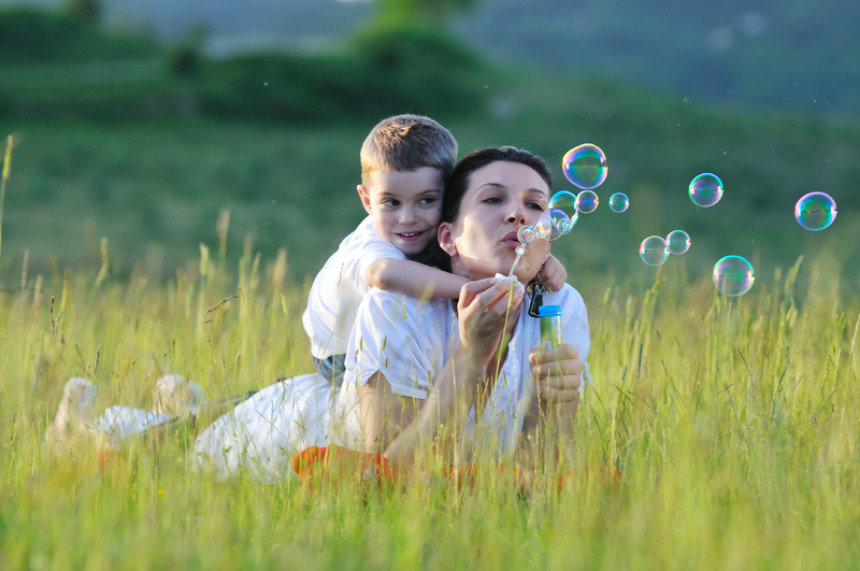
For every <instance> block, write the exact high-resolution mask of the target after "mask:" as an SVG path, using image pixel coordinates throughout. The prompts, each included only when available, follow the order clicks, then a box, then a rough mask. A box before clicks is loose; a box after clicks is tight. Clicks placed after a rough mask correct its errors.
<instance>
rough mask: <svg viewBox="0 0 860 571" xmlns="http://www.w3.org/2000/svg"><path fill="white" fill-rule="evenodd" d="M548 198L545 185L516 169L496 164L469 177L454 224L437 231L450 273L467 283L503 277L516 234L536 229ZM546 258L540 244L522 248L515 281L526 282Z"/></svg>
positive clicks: (528, 172)
mask: <svg viewBox="0 0 860 571" xmlns="http://www.w3.org/2000/svg"><path fill="white" fill-rule="evenodd" d="M549 197H550V190H549V187H548V186H547V183H546V181H545V180H544V179H543V178H541V176H540V175H539V174H538V173H537V171H535V170H533V169H532V168H531V167H529V166H526V165H524V164H522V163H518V162H508V161H496V162H492V163H490V164H488V165H485V166H483V167H481V168H479V169H477V170H476V171H474V172H473V173H472V174H471V175H470V176H469V184H468V187H467V188H466V193H465V194H464V195H463V200H462V203H461V205H460V213H459V215H458V216H457V219H456V220H455V221H454V222H443V223H442V224H440V226H439V244H440V245H441V246H442V249H443V250H445V252H447V253H448V255H450V256H451V265H452V271H453V272H454V273H456V274H458V275H461V276H465V277H467V278H469V279H472V280H478V279H483V278H487V277H492V276H494V275H495V274H497V273H500V274H504V275H507V274H509V273H510V271H511V266H512V265H513V263H514V258H516V248H517V246H519V245H520V242H519V240H518V239H517V231H518V230H519V229H520V228H521V227H522V226H525V225H532V226H534V225H535V224H537V222H538V219H539V218H540V216H541V214H542V213H543V212H544V210H546V209H547V204H548V202H549ZM548 255H549V242H547V241H546V240H535V241H534V242H532V243H531V244H529V245H527V246H526V248H525V253H524V254H523V256H522V258H520V261H519V262H518V263H517V267H516V270H515V273H516V276H517V278H519V280H520V281H521V282H523V283H527V282H529V281H530V280H531V279H532V278H534V277H535V276H536V275H537V272H538V270H540V268H541V266H542V265H543V263H544V261H546V258H547V256H548Z"/></svg>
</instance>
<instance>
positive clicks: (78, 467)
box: [0, 256, 860, 569]
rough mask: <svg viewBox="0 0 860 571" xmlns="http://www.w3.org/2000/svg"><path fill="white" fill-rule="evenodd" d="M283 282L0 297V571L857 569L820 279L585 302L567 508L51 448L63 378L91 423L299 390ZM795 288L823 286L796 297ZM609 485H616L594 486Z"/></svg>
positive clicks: (84, 279)
mask: <svg viewBox="0 0 860 571" xmlns="http://www.w3.org/2000/svg"><path fill="white" fill-rule="evenodd" d="M285 270H286V268H285V265H284V259H283V258H282V259H280V260H277V259H260V258H256V259H255V257H254V256H245V257H243V258H242V259H241V261H240V262H239V264H238V265H237V266H236V267H235V268H230V267H224V266H222V265H220V264H219V263H218V262H217V260H211V259H210V260H205V261H204V260H202V259H201V260H198V261H196V262H194V263H192V264H189V266H188V268H187V269H186V270H183V271H181V272H179V273H177V275H176V276H175V277H174V278H171V279H169V280H167V283H162V282H161V280H158V279H151V278H150V277H148V276H147V275H146V274H145V273H143V272H142V271H141V272H138V273H135V274H134V275H133V276H131V277H130V278H129V279H128V280H126V281H124V282H122V283H119V282H111V281H103V282H101V283H100V284H99V285H96V283H97V282H98V281H99V280H98V276H97V273H96V272H95V271H92V272H88V271H78V272H72V271H69V272H66V273H64V274H63V275H61V276H57V277H56V278H54V279H52V278H46V279H43V280H40V279H35V278H33V277H26V278H24V277H23V276H22V280H23V281H26V286H27V287H25V288H23V289H20V290H17V291H8V290H7V291H4V292H2V293H0V379H2V383H0V418H2V419H3V421H2V422H0V443H2V444H0V446H2V459H3V461H2V464H0V490H2V492H0V494H2V502H0V566H2V567H3V568H6V569H14V568H34V569H40V568H51V569H63V568H87V569H94V568H108V567H109V568H153V567H162V566H181V567H191V568H238V567H244V566H254V567H260V566H266V567H275V566H277V567H286V566H290V567H293V566H295V567H298V568H367V567H371V568H390V567H393V566H403V567H409V568H414V567H429V568H451V567H454V568H509V567H514V568H532V567H537V568H552V569H564V568H570V567H575V568H597V567H605V568H619V567H621V568H631V567H632V568H641V567H650V568H667V567H668V568H693V567H697V568H775V567H778V568H851V567H854V566H855V565H856V562H857V560H858V557H860V548H858V545H860V515H858V514H860V500H858V498H860V494H858V492H860V485H858V484H860V481H858V475H857V465H858V461H860V458H858V453H860V450H858V437H860V415H858V412H857V411H858V404H860V403H858V392H857V390H856V387H857V380H858V378H857V377H858V371H860V356H858V347H857V337H858V329H860V302H858V299H857V298H856V297H853V298H843V297H841V296H840V295H839V293H838V291H839V288H838V287H837V286H838V284H833V283H831V280H830V279H829V275H828V274H827V271H828V270H827V266H826V264H825V265H822V264H820V263H819V262H817V261H815V260H811V261H810V260H807V261H800V262H799V263H798V265H797V266H795V267H794V268H791V269H787V270H786V271H784V272H779V273H778V275H775V276H772V278H771V279H769V280H768V281H767V283H765V282H764V280H762V282H761V283H758V284H757V285H756V287H754V288H753V290H752V291H751V292H750V293H749V294H747V295H746V296H744V297H742V298H738V299H734V300H730V299H727V298H725V297H722V296H719V295H718V294H717V293H716V291H715V289H714V287H713V285H712V284H711V283H709V282H708V281H706V280H694V281H691V280H690V279H689V278H688V277H687V275H686V273H685V272H684V271H682V269H681V267H680V266H679V265H675V266H671V265H669V264H667V265H665V266H663V267H662V268H660V270H657V271H656V272H652V283H651V284H650V285H649V286H647V287H645V288H642V287H639V285H637V284H636V283H635V282H634V281H633V280H631V281H629V282H625V283H620V284H612V283H608V282H607V283H598V282H597V281H596V280H595V281H593V282H591V283H588V284H583V286H582V290H583V292H584V295H585V298H586V301H587V303H588V306H589V308H590V320H591V325H592V335H593V351H592V356H591V358H590V364H591V366H592V371H593V376H594V383H593V385H592V386H591V387H589V388H588V389H587V392H586V393H585V397H584V401H583V403H582V406H581V409H580V411H581V414H580V419H579V423H578V433H577V447H578V456H577V467H576V468H575V469H574V472H573V476H572V478H571V480H570V481H569V482H568V485H566V486H565V487H563V488H562V489H560V490H556V489H554V488H551V487H549V486H547V485H545V483H538V484H537V485H536V486H535V488H534V489H533V490H532V491H531V493H530V494H526V495H523V494H520V493H517V492H516V491H514V490H513V489H512V488H511V487H510V486H509V485H507V484H505V483H504V481H502V480H499V479H495V478H483V479H482V478H479V479H478V481H477V482H476V484H475V486H474V488H469V489H465V490H460V491H456V490H454V489H453V488H451V487H450V486H449V485H446V484H442V483H433V482H431V483H428V484H424V485H420V486H413V487H411V488H410V489H408V490H407V491H405V492H399V491H394V492H391V491H381V492H373V491H371V492H370V493H368V492H367V490H364V491H359V490H357V489H353V488H351V487H350V486H349V485H347V486H344V487H340V488H337V489H326V488H324V489H317V490H316V491H315V492H313V493H309V492H307V491H305V490H304V489H302V488H301V487H300V486H299V485H297V484H296V482H295V481H285V482H283V483H281V484H278V485H274V486H260V485H259V484H258V483H256V482H254V481H252V480H249V479H239V480H236V481H232V482H217V481H215V480H214V479H212V478H210V477H208V476H206V475H200V474H196V473H192V472H190V471H188V470H186V468H185V465H184V462H183V459H184V456H185V452H186V450H185V448H186V446H187V444H188V442H189V438H190V435H189V434H187V433H185V432H182V433H180V434H178V435H175V436H170V437H168V438H167V439H166V440H165V441H163V442H161V444H160V445H159V446H157V447H134V448H132V449H131V450H129V451H127V452H126V453H124V456H123V457H122V458H121V459H119V460H114V461H113V462H109V463H108V464H107V465H106V466H105V468H104V469H102V470H100V469H99V467H98V462H97V460H96V458H95V456H94V455H93V456H87V455H83V456H82V457H81V458H80V459H79V461H78V462H77V463H65V462H57V461H55V460H53V459H52V458H51V457H50V456H49V455H48V454H47V453H46V452H45V451H44V450H43V448H42V446H41V443H42V436H43V433H44V430H45V427H46V425H47V424H48V423H49V422H50V421H51V419H52V417H53V414H54V410H55V407H56V404H57V402H58V401H59V397H60V392H61V387H62V384H63V383H64V382H65V380H66V379H67V378H68V377H70V376H73V375H82V376H86V377H88V378H90V379H92V380H93V381H94V382H95V383H96V384H97V385H98V387H99V390H100V393H99V397H98V403H99V405H100V406H107V405H110V404H115V403H123V404H128V405H131V406H146V405H148V404H151V399H152V394H151V391H152V385H153V383H154V380H155V379H156V378H157V377H158V376H160V375H161V374H162V373H164V372H167V371H171V372H179V373H182V374H185V375H187V376H189V377H190V378H193V379H195V380H197V381H198V382H199V383H200V384H201V385H202V386H203V387H204V390H205V391H206V393H207V395H208V396H209V397H210V398H217V397H219V396H223V395H226V394H234V393H237V392H240V391H244V390H246V389H251V388H258V387H260V386H262V385H265V384H268V383H269V382H271V381H272V380H273V379H274V378H275V377H276V376H278V375H285V374H290V373H300V372H306V371H308V370H309V369H310V363H309V360H308V358H307V357H306V355H307V342H306V340H305V338H304V335H303V333H302V331H301V329H300V320H299V315H300V312H301V310H302V307H303V303H304V293H305V292H304V291H302V289H301V288H296V287H294V286H291V285H290V284H289V283H288V281H287V280H285V279H284V276H285ZM803 272H806V273H808V274H809V275H810V280H811V282H813V283H816V284H826V285H825V286H822V287H820V288H819V287H815V288H811V289H810V291H809V293H808V294H805V295H803V296H801V295H799V294H798V293H797V291H796V288H795V279H796V277H797V275H798V274H799V273H803ZM232 296H235V297H232ZM225 298H226V299H225ZM222 300H223V302H222ZM219 302H222V303H219ZM586 466H587V467H588V468H586ZM611 466H617V467H618V468H620V469H621V470H622V472H623V476H622V478H621V480H620V481H618V482H612V481H607V479H606V478H604V477H602V476H601V472H600V470H597V469H595V467H598V468H599V467H611Z"/></svg>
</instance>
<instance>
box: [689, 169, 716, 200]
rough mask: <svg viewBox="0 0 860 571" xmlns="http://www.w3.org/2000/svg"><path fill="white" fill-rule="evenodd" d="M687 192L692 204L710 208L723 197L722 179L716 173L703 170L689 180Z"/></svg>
mask: <svg viewBox="0 0 860 571" xmlns="http://www.w3.org/2000/svg"><path fill="white" fill-rule="evenodd" d="M689 192H690V200H692V201H693V204H695V205H696V206H701V207H702V208H710V207H711V206H713V205H715V204H716V203H718V202H719V201H720V199H721V198H722V197H723V181H722V180H720V177H718V176H717V175H715V174H712V173H709V172H705V173H702V174H700V175H698V176H697V177H696V178H694V179H693V180H691V181H690V189H689Z"/></svg>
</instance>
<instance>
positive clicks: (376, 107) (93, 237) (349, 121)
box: [0, 0, 860, 285]
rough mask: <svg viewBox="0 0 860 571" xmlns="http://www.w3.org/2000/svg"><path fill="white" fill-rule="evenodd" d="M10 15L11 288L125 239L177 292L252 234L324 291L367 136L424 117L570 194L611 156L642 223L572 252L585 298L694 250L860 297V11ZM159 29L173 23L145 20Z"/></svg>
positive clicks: (800, 7)
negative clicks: (707, 179) (720, 190)
mask: <svg viewBox="0 0 860 571" xmlns="http://www.w3.org/2000/svg"><path fill="white" fill-rule="evenodd" d="M8 4H10V3H9V2H5V3H2V2H0V134H4V135H5V134H6V133H15V136H16V140H17V141H18V146H17V148H16V149H15V153H14V159H13V162H14V164H13V169H12V177H11V179H10V180H9V185H8V192H7V197H6V208H5V213H4V226H3V233H4V236H3V251H2V256H3V257H2V258H0V271H2V273H0V275H2V276H7V277H6V278H4V279H3V280H2V281H3V282H4V284H6V285H8V284H9V283H17V279H18V278H17V277H11V276H15V275H16V274H17V273H18V272H21V271H22V269H23V272H24V273H26V272H27V271H29V272H30V273H31V274H33V273H35V272H47V271H53V272H59V271H60V270H61V268H62V266H69V265H72V266H74V265H86V264H99V263H100V256H101V254H100V249H99V243H100V239H101V238H102V237H105V238H107V239H108V242H109V244H110V256H111V258H112V272H113V276H114V277H122V276H124V275H127V274H128V272H130V271H132V270H133V268H134V267H138V266H143V267H145V268H146V269H147V270H148V271H151V272H154V273H156V274H159V275H162V276H165V275H171V274H172V273H173V272H174V271H175V270H176V268H179V267H182V266H183V265H184V264H187V263H189V260H193V259H195V258H196V257H197V255H198V247H199V244H200V243H208V244H210V245H212V246H214V245H215V243H216V242H217V241H218V239H219V238H218V234H217V230H216V221H217V220H218V218H219V213H221V214H220V215H221V216H222V217H223V215H224V214H223V213H224V212H226V211H229V212H230V233H229V238H228V239H227V240H228V247H227V254H226V255H227V257H229V258H231V259H238V257H239V256H241V255H242V252H243V251H245V250H247V249H249V248H250V249H253V250H256V251H260V252H262V253H263V254H264V255H266V256H272V257H273V256H274V255H275V252H276V251H277V250H278V249H280V248H285V249H286V250H287V251H288V255H289V263H290V268H291V275H292V277H293V279H294V280H296V281H298V282H301V281H303V280H305V279H306V278H307V276H308V275H310V274H312V272H314V271H315V270H316V269H317V268H318V267H319V266H320V264H321V262H322V260H324V258H325V257H326V256H327V255H328V254H329V253H330V252H331V250H332V249H334V248H335V247H336V245H337V243H338V242H339V240H340V239H341V238H342V237H343V236H344V235H345V234H346V233H347V232H349V231H350V230H351V229H352V227H353V226H354V225H355V224H356V223H357V222H358V221H359V220H360V219H361V217H362V215H363V211H362V210H361V208H360V206H359V204H358V201H357V200H356V198H355V194H354V187H355V184H356V183H357V182H358V178H359V168H358V149H359V146H360V144H361V141H362V140H363V138H364V136H365V134H366V132H367V131H368V130H369V129H370V127H371V126H372V125H373V124H374V123H375V122H376V121H377V120H379V119H380V118H382V117H384V116H387V115H391V114H395V113H401V112H416V113H424V114H428V115H431V116H433V117H435V118H437V119H438V120H440V121H442V122H443V123H444V124H445V125H446V126H448V127H449V128H450V129H451V130H452V131H453V132H454V134H455V136H456V137H457V138H458V140H459V142H460V145H461V151H463V152H465V151H468V150H470V149H472V148H474V147H477V146H484V145H494V144H515V145H518V146H522V147H525V148H528V149H530V150H533V151H535V152H538V153H539V154H541V155H543V156H544V157H545V158H546V159H547V160H548V162H549V163H550V164H551V165H552V166H553V168H554V171H555V175H556V189H557V190H558V189H561V188H565V187H566V185H567V183H566V181H565V180H564V178H563V177H562V176H561V172H560V159H561V156H562V155H563V154H564V152H565V151H566V150H567V149H569V148H571V147H572V146H574V145H577V144H579V143H582V142H586V141H589V142H593V143H596V144H598V145H600V146H601V147H602V148H603V149H604V150H605V151H606V153H607V155H608V157H609V162H610V175H609V178H608V180H607V182H606V183H605V184H604V186H603V187H601V188H600V189H598V191H599V194H600V196H601V198H602V199H603V200H604V201H605V200H606V198H607V197H608V196H609V194H610V193H611V192H614V191H619V190H620V191H624V192H626V193H627V194H628V195H629V196H630V198H631V209H630V211H628V212H627V213H625V214H623V215H615V214H612V213H611V212H610V211H609V210H608V209H607V208H606V207H605V203H604V205H603V206H602V207H601V208H599V209H598V211H597V212H596V213H595V214H592V215H589V216H583V217H582V219H581V220H580V223H579V224H578V225H577V227H576V228H575V229H574V233H573V234H572V235H571V236H569V237H565V238H563V239H562V240H560V241H559V242H558V243H556V245H555V246H554V249H555V251H556V253H557V255H559V257H560V258H561V259H562V260H563V261H565V262H566V263H567V264H568V266H569V269H570V274H571V280H572V282H573V283H575V284H578V285H579V284H581V283H582V282H583V281H588V280H589V279H590V278H591V277H592V276H595V277H596V276H600V277H601V278H602V279H606V278H607V276H609V277H610V278H611V277H612V276H614V275H617V276H618V277H619V279H620V277H622V276H628V275H632V276H634V277H637V276H638V278H637V279H642V280H643V282H647V281H648V280H653V273H654V270H653V269H651V268H646V267H644V265H642V264H641V262H639V261H638V255H637V248H638V244H639V242H640V241H641V240H642V238H644V237H645V236H648V235H650V234H660V235H665V234H666V233H668V232H669V231H670V230H672V229H674V228H676V227H680V228H684V229H686V230H687V231H688V232H689V233H690V235H691V236H692V238H693V247H692V248H691V251H690V253H689V254H688V255H687V256H685V257H684V258H682V259H674V258H673V259H672V260H670V261H669V263H671V264H677V265H683V267H684V268H685V271H688V272H690V273H696V274H701V273H702V272H707V271H708V270H709V268H710V267H711V266H712V265H713V263H714V262H715V261H716V259H718V258H719V257H721V256H723V255H725V254H729V253H735V254H741V255H745V256H747V257H750V258H751V259H752V260H753V261H754V263H756V268H757V271H759V272H760V275H763V276H767V275H768V274H770V273H771V272H772V271H778V270H777V268H780V267H782V268H784V267H787V266H790V265H791V264H793V263H794V261H795V260H796V258H797V257H798V256H799V255H801V254H803V255H805V256H807V259H808V258H809V257H810V256H813V257H815V258H816V259H819V258H826V259H827V260H829V263H830V264H831V265H832V266H833V267H834V268H835V271H838V272H841V273H844V274H845V277H849V278H851V279H850V280H845V282H844V283H846V284H849V285H852V284H853V285H856V284H857V281H852V280H856V279H857V278H858V275H860V256H858V251H857V246H856V244H858V243H860V240H858V238H860V236H858V235H857V234H858V232H860V231H858V230H856V229H855V225H852V224H851V216H852V213H853V212H854V211H856V209H857V206H858V198H857V195H856V193H855V192H852V190H853V189H854V188H856V187H857V186H858V185H860V165H858V164H857V161H856V156H857V151H858V148H860V128H858V122H857V120H856V117H855V114H854V113H855V111H856V109H855V107H853V106H854V105H855V104H857V102H860V96H858V94H857V83H856V82H857V81H858V78H860V74H857V73H854V72H853V71H852V70H854V68H855V66H857V65H860V64H858V63H857V61H858V60H856V58H855V57H851V54H853V53H856V51H851V50H852V48H853V47H854V46H855V42H856V40H855V39H854V37H853V36H852V35H851V34H848V33H843V28H845V26H846V25H847V22H848V21H850V20H849V19H848V18H849V17H851V16H852V15H853V14H854V12H856V11H857V8H855V7H854V6H853V5H850V4H848V3H845V2H837V1H836V0H828V1H825V2H818V3H816V4H815V6H817V7H818V8H817V10H816V11H813V10H812V9H811V8H810V7H811V6H812V4H811V3H806V2H805V1H804V2H801V1H798V2H796V3H793V4H792V5H791V6H781V5H778V4H776V3H774V2H764V3H761V4H760V5H758V6H757V7H756V9H755V10H753V9H751V8H750V7H749V6H748V5H747V4H745V3H742V2H739V1H738V2H736V1H734V0H732V1H727V2H723V3H721V4H720V5H719V6H714V7H709V8H708V9H707V10H704V9H702V8H701V7H692V6H687V5H685V4H684V3H666V2H661V3H659V10H657V8H658V6H657V5H656V4H655V2H649V1H644V0H643V1H641V2H634V3H624V6H623V7H622V6H621V4H620V3H618V2H614V1H610V2H582V3H575V4H574V3H568V2H561V1H553V0H540V1H538V2H535V3H524V2H515V1H513V0H486V1H484V2H477V1H475V0H462V1H455V0H449V1H446V2H432V1H430V0H378V1H377V2H350V3H339V2H334V1H332V0H329V1H316V0H314V1H309V0H292V1H291V2H254V3H251V4H248V3H242V5H241V7H240V8H237V5H235V4H231V3H229V2H217V3H212V4H211V5H210V4H207V5H206V9H205V10H201V9H200V7H197V8H196V9H192V8H193V3H190V2H189V3H183V2H172V3H164V4H158V5H157V6H148V5H146V4H144V3H134V2H132V1H131V0H122V1H121V0H116V1H114V2H99V1H97V0H68V1H67V2H61V3H44V4H37V3H32V2H31V3H28V4H26V5H21V4H20V3H16V4H15V5H8ZM807 4H808V6H807ZM231 7H232V8H231ZM146 9H149V10H151V12H152V14H150V18H151V19H150V20H149V23H148V24H146V25H140V24H139V23H135V22H138V21H137V20H134V19H132V18H131V16H132V15H134V14H136V13H140V11H143V10H146ZM123 10H124V12H123ZM135 10H137V11H138V12H135ZM183 10H184V12H183ZM278 10H280V11H282V12H283V13H284V14H286V16H283V15H282V16H281V17H277V16H276V14H277V11H278ZM655 10H656V12H655ZM122 13H124V14H126V16H125V17H123V18H121V17H119V16H118V14H122ZM204 15H206V16H207V17H208V18H209V19H206V18H204V17H203V16H204ZM255 18H256V19H255ZM261 18H262V20H261ZM652 24H653V25H652ZM230 26H233V27H232V28H231V27H230ZM248 29H253V30H255V34H256V35H255V36H254V38H255V40H254V41H248V42H245V43H242V42H238V43H235V44H233V45H232V47H230V48H225V47H224V46H225V45H227V44H226V43H225V36H224V34H225V33H226V32H225V30H233V31H234V32H235V33H236V34H241V33H243V31H247V30H248ZM846 29H847V28H846ZM658 40H659V41H658ZM219 46H220V47H219ZM798 50H800V52H798ZM705 171H710V172H716V173H718V174H719V175H720V176H721V177H722V178H723V181H724V182H725V184H726V194H725V197H724V198H723V200H722V201H721V202H720V204H718V205H717V206H715V207H714V208H711V209H708V210H704V209H699V208H697V207H695V206H693V205H692V203H690V201H689V200H688V199H687V196H686V188H687V185H688V183H689V181H690V180H691V179H692V178H693V177H694V176H695V175H697V174H698V173H700V172H705ZM812 190H825V191H827V192H829V193H831V194H832V195H833V196H834V198H836V200H837V202H838V204H839V208H840V214H839V216H838V218H837V221H836V223H835V224H834V226H833V228H831V229H829V230H827V231H824V232H819V233H811V232H807V231H803V230H802V229H801V228H800V227H799V226H798V225H797V224H796V223H795V222H794V220H793V219H792V209H793V205H794V202H795V201H796V200H797V198H798V197H799V196H801V195H802V194H804V193H806V192H809V191H812ZM27 268H29V270H27ZM10 272H11V273H10ZM763 279H766V277H765V278H763ZM22 281H23V280H22Z"/></svg>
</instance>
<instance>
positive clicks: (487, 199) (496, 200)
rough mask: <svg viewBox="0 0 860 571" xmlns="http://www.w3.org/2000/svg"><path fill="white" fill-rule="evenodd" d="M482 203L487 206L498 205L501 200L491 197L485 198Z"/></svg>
mask: <svg viewBox="0 0 860 571" xmlns="http://www.w3.org/2000/svg"><path fill="white" fill-rule="evenodd" d="M484 202H486V203H487V204H499V203H500V202H502V199H501V198H499V197H498V196H491V197H489V198H485V199H484Z"/></svg>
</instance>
